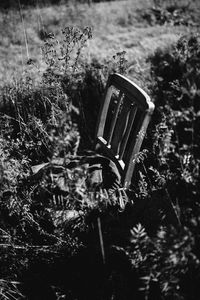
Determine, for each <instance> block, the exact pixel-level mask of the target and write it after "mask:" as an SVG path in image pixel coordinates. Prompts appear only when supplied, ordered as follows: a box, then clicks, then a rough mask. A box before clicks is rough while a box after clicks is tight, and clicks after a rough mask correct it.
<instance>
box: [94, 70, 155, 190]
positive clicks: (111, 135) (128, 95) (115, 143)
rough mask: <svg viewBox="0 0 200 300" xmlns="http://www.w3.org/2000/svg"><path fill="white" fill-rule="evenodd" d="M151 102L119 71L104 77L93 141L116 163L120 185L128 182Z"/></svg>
mask: <svg viewBox="0 0 200 300" xmlns="http://www.w3.org/2000/svg"><path fill="white" fill-rule="evenodd" d="M153 111H154V104H153V102H151V100H150V98H149V96H148V95H147V94H146V93H145V92H144V91H143V90H142V89H141V88H140V87H138V86H137V85H136V84H135V83H133V82H132V81H131V80H129V79H127V78H126V77H124V76H122V75H119V74H116V73H115V74H112V75H110V77H109V79H108V83H107V86H106V92H105V97H104V101H103V103H102V107H101V110H100V114H99V120H98V126H97V133H96V138H97V144H100V146H101V148H103V151H104V153H105V154H106V155H107V156H108V157H110V158H111V159H112V160H113V161H114V162H115V163H116V165H117V167H118V169H119V172H120V175H121V179H122V180H121V181H122V185H123V186H124V187H125V188H127V187H129V185H130V183H131V178H132V174H133V171H134V167H135V163H136V158H137V154H138V152H139V151H140V147H141V145H142V141H143V139H144V136H145V133H146V129H147V126H148V124H149V121H150V117H151V115H152V113H153Z"/></svg>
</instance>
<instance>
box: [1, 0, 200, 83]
mask: <svg viewBox="0 0 200 300" xmlns="http://www.w3.org/2000/svg"><path fill="white" fill-rule="evenodd" d="M151 6H152V1H151V0H129V1H128V0H127V1H115V2H101V3H97V4H93V5H92V6H91V7H89V6H88V5H87V4H82V5H79V6H72V5H60V6H54V7H52V6H49V7H43V8H40V9H39V10H38V9H37V8H27V9H26V10H24V11H23V17H24V23H25V27H26V34H27V38H28V50H29V53H30V57H31V58H32V59H34V60H35V62H36V63H37V64H40V63H41V50H40V46H41V45H42V40H41V38H40V33H39V32H40V29H41V28H44V29H45V30H46V31H47V32H54V33H55V34H56V35H57V36H59V35H60V30H61V28H63V27H65V26H69V25H78V26H81V27H83V26H91V27H92V28H93V40H92V41H90V42H89V44H88V48H87V51H86V57H85V59H86V60H88V61H89V60H90V59H91V58H92V57H96V58H98V60H100V61H101V60H104V59H106V58H110V57H112V56H113V55H114V54H115V53H116V52H118V51H121V50H125V51H126V52H127V59H128V62H129V66H130V70H133V69H134V68H135V65H137V64H138V62H141V61H143V59H144V58H145V57H146V56H147V55H149V54H151V53H152V52H153V51H155V49H156V48H157V47H165V46H166V45H169V44H170V43H172V42H174V41H176V40H177V39H178V38H179V37H180V36H181V35H182V34H185V33H186V32H187V31H189V30H191V29H190V28H187V27H185V26H177V27H174V26H169V25H166V26H158V25H156V26H148V25H147V23H146V22H145V21H144V20H142V18H141V17H140V15H139V14H138V10H143V11H144V10H145V9H147V8H148V7H151ZM193 30H195V29H193ZM0 35H1V39H0V58H1V59H0V82H1V84H0V85H3V84H4V83H5V82H7V81H10V78H11V76H12V75H14V74H15V75H18V74H19V73H22V71H23V65H25V64H26V61H27V59H28V58H27V51H26V48H25V42H24V35H23V28H22V23H21V19H20V14H19V11H17V10H11V11H10V12H9V13H7V14H5V13H3V12H0ZM132 73H133V72H132Z"/></svg>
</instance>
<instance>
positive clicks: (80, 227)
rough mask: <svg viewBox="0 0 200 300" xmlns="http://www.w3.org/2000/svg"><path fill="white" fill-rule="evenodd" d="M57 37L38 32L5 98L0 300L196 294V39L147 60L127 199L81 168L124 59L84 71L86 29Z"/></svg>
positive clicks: (0, 146) (199, 47)
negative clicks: (145, 115) (151, 106)
mask: <svg viewBox="0 0 200 300" xmlns="http://www.w3.org/2000/svg"><path fill="white" fill-rule="evenodd" d="M62 34H63V39H62V40H60V41H59V40H57V39H56V37H55V36H54V35H53V34H46V36H45V40H44V46H43V49H42V50H43V58H44V62H45V63H46V69H45V70H44V71H41V70H38V78H37V80H34V79H33V78H32V77H31V73H30V72H28V71H27V73H25V74H24V77H23V78H22V80H18V81H14V82H13V83H12V84H10V85H9V86H6V87H4V88H3V90H2V94H1V102H0V105H1V123H0V129H1V135H0V141H1V143H0V157H1V164H0V186H1V193H0V215H1V218H0V219H1V221H0V233H1V235H0V238H1V245H0V251H1V258H0V259H1V278H2V280H1V281H0V287H1V298H2V299H13V298H14V299H23V295H24V298H25V299H71V300H75V299H78V300H79V299H80V300H83V299H87V300H89V299H96V300H98V299H99V300H100V299H101V300H103V299H108V300H109V299H114V300H123V299H124V300H128V299H133V298H135V299H188V300H189V299H198V295H199V294H200V291H199V287H198V281H199V277H200V269H199V268H200V266H199V247H200V243H199V242H200V239H199V221H200V218H199V198H200V197H199V196H200V195H199V189H198V187H199V183H200V182H199V178H200V176H199V161H200V157H199V153H200V152H199V150H200V149H199V145H200V136H199V131H198V128H199V111H200V105H199V84H200V83H199V55H200V43H199V37H198V36H189V37H183V38H181V39H180V40H179V41H178V43H177V44H176V45H174V46H173V47H172V48H169V49H166V50H165V51H161V50H160V51H157V52H156V53H155V55H154V56H152V57H150V58H149V60H150V63H151V71H152V82H151V91H152V98H153V99H154V101H155V104H156V111H155V113H154V116H153V119H152V122H151V125H150V126H149V133H148V135H147V138H146V139H145V143H144V149H143V150H142V151H141V152H140V153H139V154H138V156H137V158H136V159H137V170H136V173H135V180H134V181H133V184H132V186H131V189H130V190H129V191H127V194H125V192H124V190H123V189H120V188H118V189H117V190H116V192H114V193H113V191H112V190H111V189H109V188H108V189H105V188H102V187H101V186H97V185H96V184H95V183H94V185H91V184H90V182H91V180H90V179H91V176H92V174H93V170H92V169H91V168H88V166H87V165H86V164H85V163H88V159H90V160H92V161H94V162H97V161H98V160H99V156H97V155H96V154H94V152H93V146H92V145H93V141H94V128H95V125H96V116H97V114H98V110H99V105H100V101H101V100H100V99H101V97H102V95H103V92H104V87H105V83H106V80H107V77H108V74H109V73H110V72H114V71H117V72H120V73H125V72H126V63H127V62H126V59H125V53H124V52H120V53H117V54H116V56H115V57H114V58H113V59H114V61H112V62H109V63H107V64H106V65H103V64H99V63H98V62H97V61H93V62H92V64H91V65H88V64H85V63H84V57H83V56H82V50H83V48H84V47H85V46H86V44H87V40H88V39H90V38H91V36H92V34H91V30H90V28H85V29H83V30H80V29H78V28H72V27H67V28H65V29H64V30H63V31H62ZM33 67H36V66H34V61H32V60H29V61H28V68H33ZM146 149H148V151H147V150H146ZM84 150H90V152H89V154H90V155H89V158H87V157H86V155H85V153H84ZM107 176H108V177H109V176H110V174H108V175H107ZM114 179H115V178H114ZM114 183H116V182H114ZM194 278H195V279H194ZM186 283H187V284H186ZM22 294H23V295H22Z"/></svg>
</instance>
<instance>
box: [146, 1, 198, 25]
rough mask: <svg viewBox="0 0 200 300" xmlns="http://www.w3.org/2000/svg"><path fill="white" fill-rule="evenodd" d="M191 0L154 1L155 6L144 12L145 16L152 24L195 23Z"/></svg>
mask: <svg viewBox="0 0 200 300" xmlns="http://www.w3.org/2000/svg"><path fill="white" fill-rule="evenodd" d="M190 4H191V1H176V0H173V1H171V0H170V1H156V0H155V1H154V6H153V7H152V8H150V9H149V10H147V11H146V12H145V13H143V18H144V19H146V20H147V21H148V23H149V24H150V25H154V24H159V25H164V24H171V25H175V26H177V25H186V26H189V25H192V26H193V25H194V24H195V23H194V21H193V18H192V13H193V11H192V9H190Z"/></svg>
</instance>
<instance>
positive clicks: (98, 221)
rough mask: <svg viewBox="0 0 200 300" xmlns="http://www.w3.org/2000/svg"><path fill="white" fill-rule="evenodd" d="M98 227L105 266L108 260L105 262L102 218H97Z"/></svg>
mask: <svg viewBox="0 0 200 300" xmlns="http://www.w3.org/2000/svg"><path fill="white" fill-rule="evenodd" d="M97 225H98V232H99V241H100V247H101V254H102V259H103V264H105V262H106V260H105V250H104V243H103V234H102V229H101V219H100V217H98V218H97Z"/></svg>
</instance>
